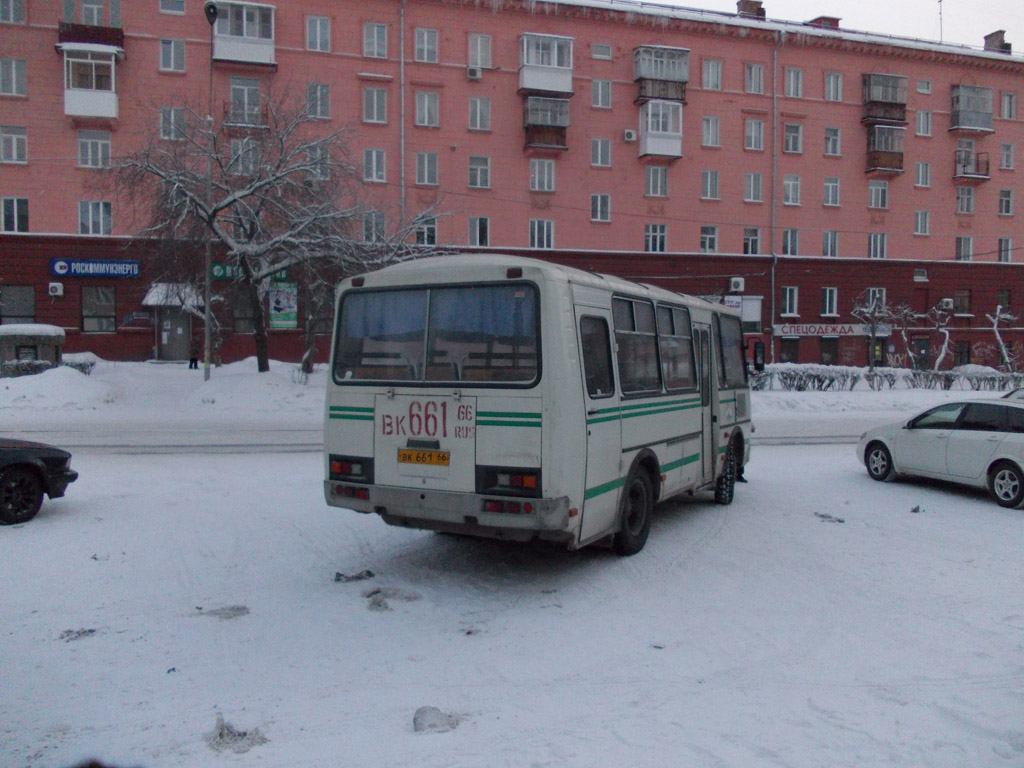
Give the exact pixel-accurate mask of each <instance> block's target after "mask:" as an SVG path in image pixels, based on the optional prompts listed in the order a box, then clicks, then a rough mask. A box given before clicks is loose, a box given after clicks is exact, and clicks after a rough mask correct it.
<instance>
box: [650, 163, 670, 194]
mask: <svg viewBox="0 0 1024 768" xmlns="http://www.w3.org/2000/svg"><path fill="white" fill-rule="evenodd" d="M646 177H647V178H646V185H645V188H644V194H646V195H647V196H648V197H668V168H667V167H666V166H664V165H648V166H647V171H646Z"/></svg>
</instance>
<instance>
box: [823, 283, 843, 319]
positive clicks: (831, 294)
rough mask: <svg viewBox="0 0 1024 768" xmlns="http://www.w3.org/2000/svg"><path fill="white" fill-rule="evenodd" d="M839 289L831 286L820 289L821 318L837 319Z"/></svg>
mask: <svg viewBox="0 0 1024 768" xmlns="http://www.w3.org/2000/svg"><path fill="white" fill-rule="evenodd" d="M838 298H839V289H838V288H834V287H831V286H827V287H824V288H822V289H821V316H822V317H837V316H838V315H839V312H838V309H837V308H838V306H839V302H838Z"/></svg>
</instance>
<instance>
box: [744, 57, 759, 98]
mask: <svg viewBox="0 0 1024 768" xmlns="http://www.w3.org/2000/svg"><path fill="white" fill-rule="evenodd" d="M743 88H744V90H746V92H747V93H764V64H746V65H745V66H744V67H743Z"/></svg>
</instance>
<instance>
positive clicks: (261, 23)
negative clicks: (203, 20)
mask: <svg viewBox="0 0 1024 768" xmlns="http://www.w3.org/2000/svg"><path fill="white" fill-rule="evenodd" d="M197 4H198V3H197ZM217 5H218V7H219V8H220V14H219V15H218V16H217V34H218V35H223V36H226V37H248V38H257V39H260V40H273V39H274V8H273V7H272V6H268V5H255V4H250V3H231V2H218V3H217Z"/></svg>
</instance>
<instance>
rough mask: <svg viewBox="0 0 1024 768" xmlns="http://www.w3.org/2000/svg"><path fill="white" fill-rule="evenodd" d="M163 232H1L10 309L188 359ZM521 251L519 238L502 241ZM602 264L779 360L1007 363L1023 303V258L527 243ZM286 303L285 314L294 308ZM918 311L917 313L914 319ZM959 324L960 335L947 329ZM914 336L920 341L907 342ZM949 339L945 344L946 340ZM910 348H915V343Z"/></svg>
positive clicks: (273, 336)
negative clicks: (874, 318) (158, 235)
mask: <svg viewBox="0 0 1024 768" xmlns="http://www.w3.org/2000/svg"><path fill="white" fill-rule="evenodd" d="M152 248H153V246H152V244H151V243H149V242H147V241H142V240H129V239H119V238H97V237H72V236H47V235H2V236H0V322H4V323H11V322H32V323H45V324H50V325H56V326H59V327H61V328H63V329H64V331H65V336H66V341H65V346H64V351H65V353H69V352H93V353H95V354H96V355H98V356H99V357H101V358H104V359H108V360H133V361H141V360H150V359H162V360H185V359H187V358H188V357H189V355H190V351H191V349H190V348H194V344H195V339H196V338H198V337H199V336H201V335H202V321H201V312H199V313H196V312H189V311H187V309H183V304H188V302H187V301H184V302H183V301H182V300H181V298H180V297H177V298H175V297H168V296H165V297H163V298H161V297H160V296H159V295H155V294H154V291H153V286H154V283H155V282H156V280H155V279H154V277H153V276H151V275H150V274H149V272H148V270H147V264H148V262H149V259H148V256H149V254H150V252H151V250H152ZM503 252H510V251H503ZM517 254H518V255H523V256H532V257H535V258H545V259H549V260H551V261H555V262H558V263H562V264H566V265H570V266H574V267H579V268H582V269H587V270H591V271H595V272H605V273H609V274H614V275H618V276H621V277H624V278H627V279H630V280H634V281H637V282H644V283H651V284H654V285H658V286H659V287H662V288H666V289H669V290H673V291H678V292H681V293H688V294H693V295H697V296H702V297H706V298H709V299H711V300H713V301H722V302H724V303H726V304H730V305H732V306H736V307H737V308H739V309H740V310H741V311H742V313H743V320H744V330H745V333H746V338H747V340H748V341H754V340H757V339H760V340H762V341H763V342H764V343H765V345H766V347H767V349H768V354H767V358H768V361H769V362H800V363H824V364H839V365H865V364H867V362H868V359H869V355H873V356H874V358H875V362H876V363H877V364H889V365H896V366H909V365H910V364H911V363H912V362H914V360H915V358H916V362H917V364H918V365H922V366H924V367H929V368H930V367H932V366H933V365H934V364H935V362H936V360H937V359H938V358H939V357H940V356H943V362H942V367H943V368H948V367H950V366H952V365H958V364H964V363H977V364H981V365H992V366H997V365H998V364H999V363H1000V361H1001V352H1000V350H999V340H998V339H997V336H996V333H995V332H994V331H993V324H992V321H991V319H990V317H991V316H993V315H994V313H995V310H996V307H997V306H1001V307H1002V309H1003V311H1004V312H1007V311H1008V312H1010V313H1012V314H1015V315H1024V272H1022V271H1021V267H1022V265H1018V264H1012V263H1011V264H1003V263H977V262H949V261H941V262H940V261H927V262H925V261H901V260H898V259H887V260H884V261H883V260H864V259H826V258H811V257H789V256H787V257H771V256H737V255H719V254H653V253H605V252H601V253H594V252H582V253H581V252H572V251H564V250H560V251H552V252H539V251H532V250H531V251H518V252H517ZM880 289H881V290H884V298H885V303H886V304H887V305H889V306H891V307H895V306H905V307H908V308H910V309H911V310H913V311H914V312H916V313H918V314H920V315H927V314H928V313H929V312H930V311H932V310H933V309H935V308H940V309H941V310H942V313H941V316H942V317H943V318H944V326H943V327H942V328H939V327H936V325H935V323H929V322H928V321H917V322H916V323H910V324H901V323H887V324H884V325H882V326H880V327H878V328H876V329H875V338H874V339H873V340H872V338H871V336H870V331H869V329H868V328H867V327H866V326H865V325H864V323H863V322H862V321H861V320H859V319H858V318H856V317H854V316H853V315H852V314H851V311H852V310H853V308H854V306H855V305H856V304H857V303H858V301H859V303H863V302H864V295H865V292H866V291H868V290H874V291H877V290H880ZM232 290H233V288H232V286H231V284H230V282H229V281H216V282H215V283H214V291H215V293H216V294H218V295H220V296H222V297H224V301H222V302H220V303H219V304H218V305H215V306H216V307H217V309H216V311H217V314H218V317H219V320H220V324H221V327H222V329H223V332H222V336H221V344H220V356H221V359H222V361H223V362H234V361H237V360H240V359H243V358H246V357H249V356H251V355H253V354H254V353H255V348H254V345H253V337H252V333H251V328H250V325H249V323H251V320H249V318H247V317H246V316H245V313H244V311H240V307H241V306H242V305H243V304H244V303H243V302H235V301H233V300H232V299H231V292H232ZM282 317H283V315H282ZM303 317H304V308H303V307H302V306H301V300H299V306H298V307H297V312H295V313H294V317H293V318H292V319H291V322H287V321H286V322H284V323H278V325H283V326H284V327H276V328H275V327H272V328H270V330H269V332H268V334H269V351H270V356H271V358H273V359H277V360H283V361H291V362H298V361H299V360H300V359H301V357H302V354H303V350H304V344H305V336H306V334H305V328H304V327H303V326H304V321H303ZM316 322H317V329H316V330H317V331H321V332H319V333H317V334H316V335H315V337H314V338H315V357H316V360H317V361H318V362H323V361H325V360H326V359H327V357H328V354H329V349H328V348H329V345H330V336H329V322H328V321H327V318H323V317H321V318H318V319H317V321H316ZM903 325H906V327H902V326H903ZM947 336H948V342H947ZM1000 336H1001V340H1002V342H1003V343H1004V344H1005V345H1006V346H1007V347H1008V349H1009V351H1010V352H1011V353H1016V354H1018V355H1019V356H1021V357H1024V321H1017V320H1003V321H1002V322H1001V323H1000ZM908 348H909V349H908ZM943 349H944V350H945V352H943ZM911 353H912V354H911Z"/></svg>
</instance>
